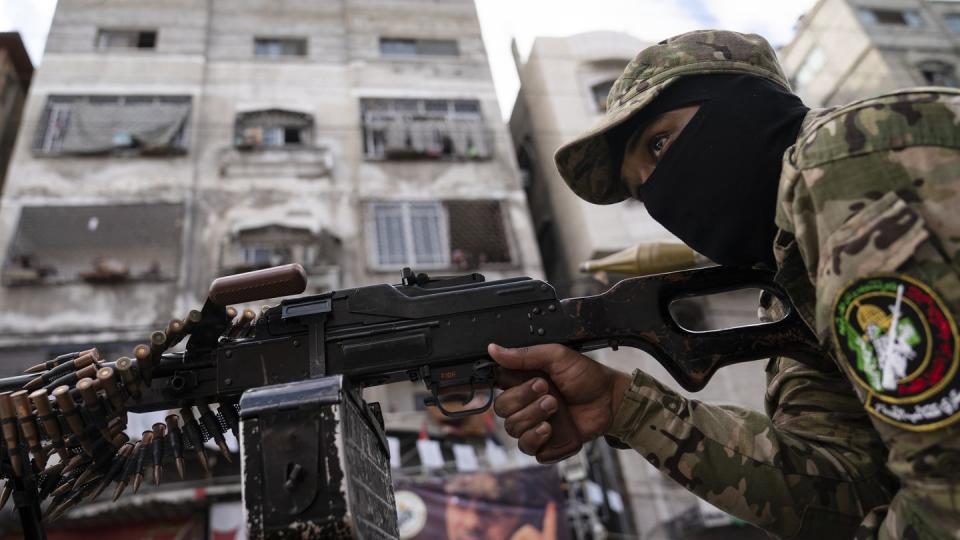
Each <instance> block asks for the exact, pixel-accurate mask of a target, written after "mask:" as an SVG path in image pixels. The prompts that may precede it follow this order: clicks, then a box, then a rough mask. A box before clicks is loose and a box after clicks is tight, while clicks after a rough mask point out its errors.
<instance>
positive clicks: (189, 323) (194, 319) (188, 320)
mask: <svg viewBox="0 0 960 540" xmlns="http://www.w3.org/2000/svg"><path fill="white" fill-rule="evenodd" d="M201 320H203V314H201V313H200V311H199V310H196V309H191V310H190V313H187V316H186V317H184V318H183V333H184V334H185V335H189V334H192V333H193V330H194V329H195V328H196V327H197V325H198V324H200V321H201Z"/></svg>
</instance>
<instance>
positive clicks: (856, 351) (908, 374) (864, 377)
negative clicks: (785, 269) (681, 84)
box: [777, 89, 960, 538]
mask: <svg viewBox="0 0 960 540" xmlns="http://www.w3.org/2000/svg"><path fill="white" fill-rule="evenodd" d="M958 126H960V92H956V91H951V90H947V89H935V90H934V89H917V90H906V91H901V92H898V93H895V94H891V95H887V96H881V97H878V98H873V99H870V100H865V101H863V102H859V103H854V104H851V105H849V106H846V107H843V108H841V109H838V110H837V111H835V112H833V113H831V114H829V115H826V116H824V117H823V118H822V119H821V120H820V121H819V122H818V123H817V124H815V125H813V126H812V127H811V128H810V129H809V130H808V131H806V132H805V133H804V134H803V135H802V140H801V141H800V142H799V143H798V144H797V145H796V146H795V147H794V149H793V150H792V151H791V152H790V154H789V159H788V162H787V164H786V166H785V174H784V176H783V178H782V179H781V192H780V204H779V206H778V208H777V223H778V225H779V226H780V227H781V229H783V230H784V231H785V232H787V233H789V234H792V235H793V237H794V242H795V246H796V249H797V250H798V251H799V252H800V254H801V255H802V259H803V264H804V266H805V268H804V271H805V272H806V276H807V279H808V280H809V283H811V284H813V286H814V287H815V289H816V291H815V299H814V300H813V301H812V302H813V304H814V305H813V306H809V307H810V312H812V313H813V314H814V316H813V317H812V318H813V319H814V320H813V323H814V324H813V326H814V327H815V330H816V332H817V335H818V336H819V338H820V340H821V342H822V344H823V345H824V346H825V347H826V348H828V349H829V350H831V351H832V352H833V353H834V357H835V359H836V360H837V363H838V364H839V365H840V367H841V368H842V370H843V373H845V375H846V376H847V378H848V379H849V380H850V381H851V382H850V384H851V386H852V388H853V389H854V390H855V391H856V393H857V395H858V397H859V400H860V401H861V403H862V405H861V406H862V407H863V408H864V409H865V410H866V412H867V414H868V418H869V419H870V421H871V423H872V425H873V427H874V429H875V430H876V431H877V433H878V435H879V437H880V438H881V440H882V441H883V443H884V444H885V446H886V447H887V448H888V450H889V452H888V457H887V467H888V469H889V470H890V471H891V472H892V473H893V474H894V475H896V477H897V479H898V480H899V483H900V489H899V491H898V492H897V493H896V495H895V497H894V499H893V500H892V501H891V503H890V505H889V509H888V510H887V514H886V517H885V519H883V520H882V521H878V520H877V521H873V522H872V523H869V525H870V526H869V527H868V526H867V525H868V524H865V526H864V527H862V528H861V530H860V531H859V532H858V537H862V538H869V537H879V538H943V537H954V536H955V535H956V534H957V531H958V530H960V499H958V497H957V495H956V494H957V489H958V486H960V355H958V349H960V347H958V342H960V339H958V331H957V317H958V315H960V184H958V181H960V129H958Z"/></svg>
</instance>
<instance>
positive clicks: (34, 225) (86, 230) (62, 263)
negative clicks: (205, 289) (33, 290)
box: [3, 204, 183, 285]
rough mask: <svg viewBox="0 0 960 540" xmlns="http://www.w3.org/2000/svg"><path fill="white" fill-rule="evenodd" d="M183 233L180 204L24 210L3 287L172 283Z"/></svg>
mask: <svg viewBox="0 0 960 540" xmlns="http://www.w3.org/2000/svg"><path fill="white" fill-rule="evenodd" d="M182 228H183V206H182V205H180V204H130V205H98V206H38V207H31V206H28V207H24V208H23V209H22V210H21V212H20V221H19V224H18V225H17V230H16V232H15V234H14V237H13V241H12V242H11V243H10V248H9V251H8V253H7V259H6V263H5V265H4V267H3V282H4V284H6V285H24V284H35V283H36V284H59V283H75V282H79V281H86V282H89V283H97V284H110V283H122V282H127V281H172V280H175V279H176V276H177V271H178V267H179V264H180V263H179V261H180V255H179V253H180V242H181V233H182V230H183V229H182Z"/></svg>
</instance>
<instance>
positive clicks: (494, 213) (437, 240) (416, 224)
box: [368, 201, 511, 271]
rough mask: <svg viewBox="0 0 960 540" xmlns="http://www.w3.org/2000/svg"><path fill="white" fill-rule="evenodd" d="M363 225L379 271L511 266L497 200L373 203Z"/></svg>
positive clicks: (372, 256)
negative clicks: (406, 267)
mask: <svg viewBox="0 0 960 540" xmlns="http://www.w3.org/2000/svg"><path fill="white" fill-rule="evenodd" d="M368 226H369V228H370V231H369V233H368V238H371V239H372V242H371V243H372V249H371V261H372V266H374V267H376V268H378V269H384V270H385V269H395V268H401V267H404V266H409V267H412V268H414V269H415V270H420V269H425V270H426V269H442V268H455V269H457V270H464V271H465V270H473V269H476V268H479V267H481V266H483V265H487V264H496V263H501V264H502V263H510V262H511V257H510V248H509V242H508V241H507V235H506V228H505V226H504V219H503V214H502V211H501V207H500V203H499V202H498V201H444V202H436V201H431V202H377V203H372V204H371V205H370V211H369V218H368Z"/></svg>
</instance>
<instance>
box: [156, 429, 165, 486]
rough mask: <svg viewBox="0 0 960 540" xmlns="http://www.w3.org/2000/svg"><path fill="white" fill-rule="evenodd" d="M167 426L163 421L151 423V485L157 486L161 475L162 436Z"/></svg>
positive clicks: (163, 446)
mask: <svg viewBox="0 0 960 540" xmlns="http://www.w3.org/2000/svg"><path fill="white" fill-rule="evenodd" d="M166 434H167V426H166V424H164V423H163V422H157V423H156V424H154V425H153V485H155V486H159V485H160V479H161V478H162V477H163V451H164V450H165V445H164V436H165V435H166Z"/></svg>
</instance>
